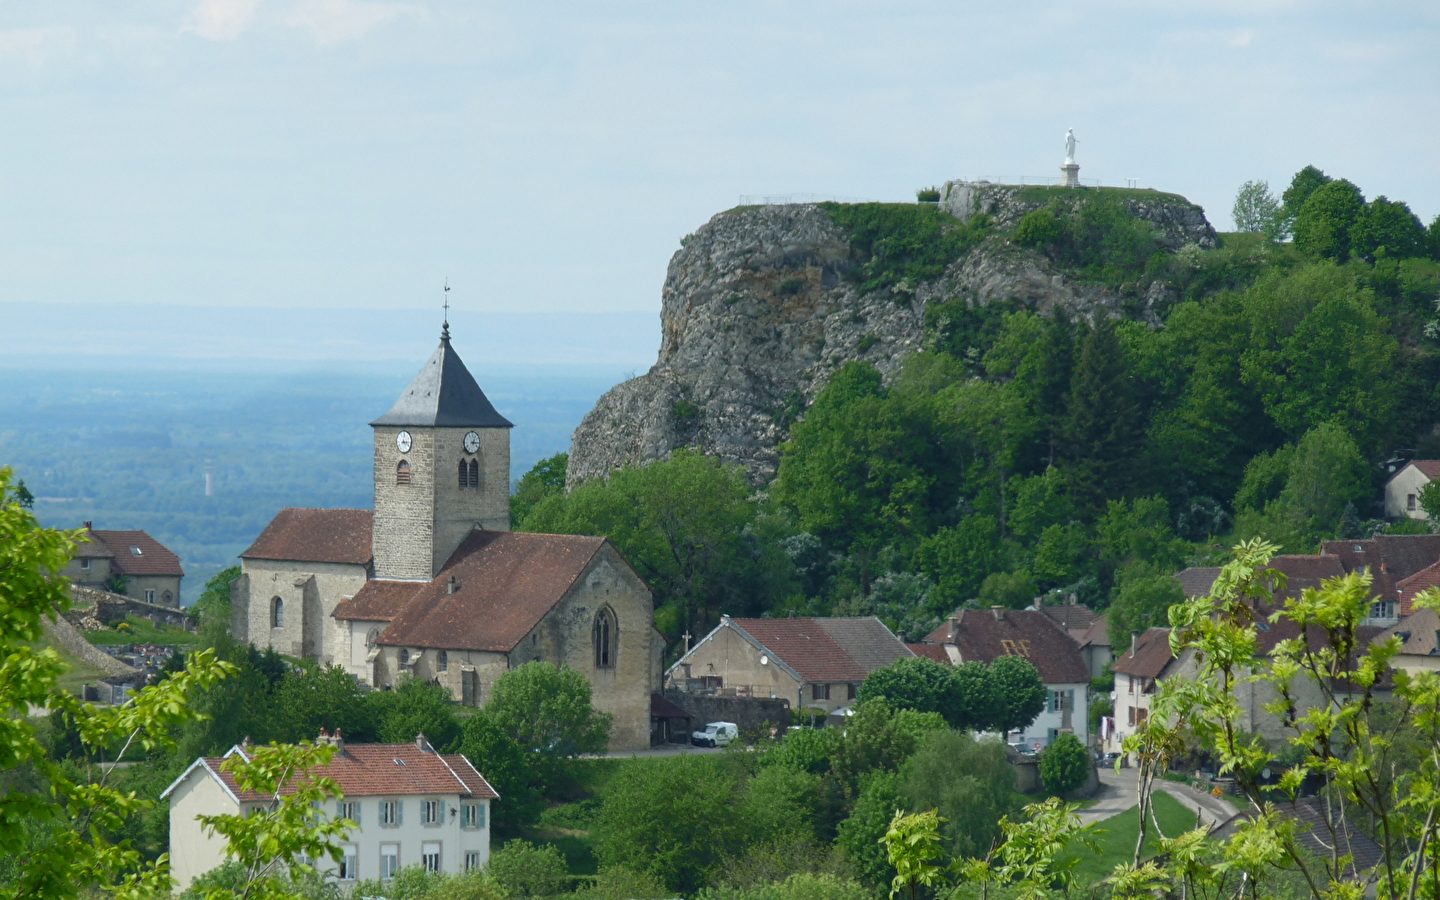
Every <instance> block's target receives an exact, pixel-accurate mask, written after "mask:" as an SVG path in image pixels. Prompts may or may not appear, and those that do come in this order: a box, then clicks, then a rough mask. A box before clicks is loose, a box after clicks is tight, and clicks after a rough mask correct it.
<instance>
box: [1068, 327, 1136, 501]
mask: <svg viewBox="0 0 1440 900" xmlns="http://www.w3.org/2000/svg"><path fill="white" fill-rule="evenodd" d="M1140 419H1141V415H1140V407H1139V404H1138V403H1137V402H1136V400H1135V391H1134V386H1133V385H1132V384H1131V379H1130V376H1129V374H1128V373H1127V372H1126V366H1125V359H1124V351H1123V349H1122V348H1121V346H1120V337H1119V335H1118V334H1117V333H1116V331H1115V323H1114V322H1112V321H1109V320H1103V321H1101V322H1098V323H1096V325H1095V326H1094V327H1093V328H1092V329H1090V331H1089V332H1088V333H1087V334H1086V335H1085V337H1084V339H1083V340H1082V341H1081V342H1080V353H1079V358H1078V359H1077V360H1076V362H1075V370H1074V373H1073V374H1072V376H1071V379H1070V408H1069V412H1068V415H1067V416H1066V419H1065V427H1064V431H1063V439H1062V443H1061V447H1060V450H1061V454H1060V455H1061V459H1062V461H1063V463H1064V468H1065V469H1066V470H1067V476H1068V481H1069V482H1070V484H1071V485H1072V486H1073V488H1074V490H1075V494H1076V500H1077V501H1078V502H1079V505H1080V506H1081V507H1082V508H1085V509H1088V510H1092V511H1094V510H1099V509H1100V508H1101V507H1102V506H1103V504H1104V502H1105V498H1107V497H1111V498H1113V497H1119V496H1122V495H1124V494H1125V493H1126V490H1125V488H1126V481H1127V479H1128V478H1129V467H1130V465H1131V463H1132V462H1133V461H1134V460H1135V458H1136V456H1137V453H1138V451H1139V448H1140V443H1141V436H1142V435H1143V434H1144V431H1145V429H1144V423H1143V422H1141V421H1140Z"/></svg>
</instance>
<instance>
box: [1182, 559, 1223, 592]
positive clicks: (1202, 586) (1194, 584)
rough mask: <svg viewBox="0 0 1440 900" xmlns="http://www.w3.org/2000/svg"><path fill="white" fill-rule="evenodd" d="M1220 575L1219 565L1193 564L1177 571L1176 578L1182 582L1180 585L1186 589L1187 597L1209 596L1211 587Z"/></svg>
mask: <svg viewBox="0 0 1440 900" xmlns="http://www.w3.org/2000/svg"><path fill="white" fill-rule="evenodd" d="M1219 577H1220V567H1219V566H1191V567H1190V568H1188V569H1182V570H1180V571H1179V572H1176V573H1175V580H1176V581H1178V582H1180V587H1181V588H1183V589H1184V591H1185V596H1187V597H1207V596H1209V594H1210V588H1211V587H1213V586H1214V584H1215V579H1217V578H1219Z"/></svg>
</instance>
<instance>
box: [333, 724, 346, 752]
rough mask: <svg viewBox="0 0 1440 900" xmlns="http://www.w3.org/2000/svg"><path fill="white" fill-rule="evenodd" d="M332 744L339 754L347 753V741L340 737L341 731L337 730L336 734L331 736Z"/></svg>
mask: <svg viewBox="0 0 1440 900" xmlns="http://www.w3.org/2000/svg"><path fill="white" fill-rule="evenodd" d="M330 744H331V745H332V746H333V747H334V748H335V751H336V752H337V753H344V752H345V739H344V738H342V737H341V736H340V729H339V728H336V729H335V733H334V734H332V735H331V736H330Z"/></svg>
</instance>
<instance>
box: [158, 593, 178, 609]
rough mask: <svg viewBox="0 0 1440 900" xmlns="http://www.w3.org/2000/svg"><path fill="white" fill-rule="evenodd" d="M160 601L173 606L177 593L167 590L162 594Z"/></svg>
mask: <svg viewBox="0 0 1440 900" xmlns="http://www.w3.org/2000/svg"><path fill="white" fill-rule="evenodd" d="M160 602H161V603H163V604H165V605H166V606H171V605H173V604H174V603H175V595H174V594H172V593H170V592H169V591H166V592H165V593H163V594H161V595H160Z"/></svg>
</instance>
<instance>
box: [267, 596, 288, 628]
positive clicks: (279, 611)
mask: <svg viewBox="0 0 1440 900" xmlns="http://www.w3.org/2000/svg"><path fill="white" fill-rule="evenodd" d="M270 627H271V628H284V627H285V601H284V600H281V599H280V598H279V597H276V598H274V599H272V600H271V601H270Z"/></svg>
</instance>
